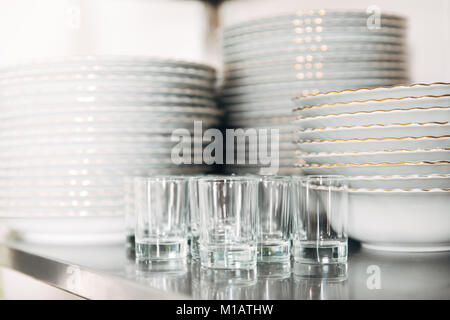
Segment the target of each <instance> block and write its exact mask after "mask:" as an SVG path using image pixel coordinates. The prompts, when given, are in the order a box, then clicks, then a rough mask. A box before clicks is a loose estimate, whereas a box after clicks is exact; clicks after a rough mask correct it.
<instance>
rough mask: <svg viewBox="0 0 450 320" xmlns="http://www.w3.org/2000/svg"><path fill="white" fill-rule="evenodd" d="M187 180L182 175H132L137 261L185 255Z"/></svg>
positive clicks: (179, 257)
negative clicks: (140, 176)
mask: <svg viewBox="0 0 450 320" xmlns="http://www.w3.org/2000/svg"><path fill="white" fill-rule="evenodd" d="M187 182H188V179H187V178H186V177H181V176H180V177H178V176H158V177H147V178H135V179H134V194H135V213H136V228H135V229H136V231H135V235H136V236H135V241H136V260H137V261H138V262H150V261H151V260H168V259H182V258H185V257H186V255H187V239H188V237H187V236H188V233H187V232H188V230H187V222H188V221H187V211H188V208H187Z"/></svg>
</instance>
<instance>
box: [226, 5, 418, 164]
mask: <svg viewBox="0 0 450 320" xmlns="http://www.w3.org/2000/svg"><path fill="white" fill-rule="evenodd" d="M367 21H368V15H367V14H366V13H365V12H348V11H326V10H317V11H308V12H305V13H301V12H300V13H297V14H295V15H287V16H278V17H272V18H267V19H261V20H256V21H250V22H246V23H241V24H239V25H235V26H231V27H229V28H227V29H225V30H224V33H223V56H224V63H225V66H224V67H225V70H224V83H223V88H222V92H221V100H222V103H223V105H224V107H225V108H226V111H227V125H228V127H236V128H237V127H238V128H276V129H280V135H281V138H280V153H282V154H283V155H284V156H280V165H281V167H282V168H283V167H284V168H285V169H287V168H291V169H292V165H293V158H294V155H293V152H292V146H290V143H291V142H292V139H293V126H292V120H293V119H294V117H293V115H292V102H291V98H292V97H293V96H296V95H299V94H310V93H316V92H323V91H330V90H343V89H355V88H361V87H376V86H383V85H394V84H401V83H407V82H408V78H409V77H408V65H407V59H406V53H407V50H406V45H405V36H406V21H405V19H404V18H403V17H399V16H397V15H383V16H382V17H381V18H380V21H379V23H380V24H379V25H377V26H368V25H367ZM250 169H255V168H249V167H247V168H246V169H241V171H247V170H250Z"/></svg>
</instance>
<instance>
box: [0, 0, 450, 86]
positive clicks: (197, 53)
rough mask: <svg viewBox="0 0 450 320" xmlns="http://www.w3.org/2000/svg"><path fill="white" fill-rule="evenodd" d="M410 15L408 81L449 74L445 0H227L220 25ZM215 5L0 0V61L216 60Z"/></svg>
mask: <svg viewBox="0 0 450 320" xmlns="http://www.w3.org/2000/svg"><path fill="white" fill-rule="evenodd" d="M370 5H377V6H379V7H380V8H381V10H382V11H385V12H386V11H389V12H396V13H399V14H403V15H405V16H407V17H409V25H410V28H409V43H410V48H411V50H410V53H411V67H412V68H411V69H412V70H411V74H412V81H413V82H435V81H446V82H450V40H449V39H450V0H430V1H424V0H314V1H310V0H229V1H225V2H224V3H223V4H222V5H221V6H220V8H219V11H218V13H217V14H218V17H219V19H218V21H219V23H220V25H221V26H228V25H231V24H233V23H237V22H241V21H245V20H249V19H255V18H260V17H266V16H271V15H277V14H282V13H292V12H295V11H297V10H305V9H321V8H325V9H327V8H328V9H333V8H338V9H345V8H351V9H361V10H366V8H367V7H368V6H370ZM216 24H217V21H215V12H214V11H213V8H212V7H211V6H210V5H207V4H205V3H204V2H200V1H195V0H0V66H1V65H4V64H9V63H14V62H16V61H20V60H23V59H28V58H36V57H49V56H50V57H52V56H63V55H73V54H135V55H152V56H165V57H172V58H179V59H187V60H193V61H199V62H206V63H212V64H215V65H219V64H220V54H219V50H218V48H219V46H218V45H217V44H216V43H215V40H214V39H215V38H213V36H214V32H215V31H220V29H216Z"/></svg>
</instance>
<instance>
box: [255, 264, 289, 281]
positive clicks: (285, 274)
mask: <svg viewBox="0 0 450 320" xmlns="http://www.w3.org/2000/svg"><path fill="white" fill-rule="evenodd" d="M257 269H258V278H260V279H287V278H290V277H291V263H290V261H287V262H259V263H258V267H257Z"/></svg>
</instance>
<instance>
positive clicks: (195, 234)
mask: <svg viewBox="0 0 450 320" xmlns="http://www.w3.org/2000/svg"><path fill="white" fill-rule="evenodd" d="M200 177H202V176H190V177H189V182H188V184H189V185H188V190H189V191H188V195H189V227H188V229H189V230H188V231H189V238H190V244H191V246H190V253H191V258H192V259H194V260H196V259H199V258H200V242H199V239H200V209H199V202H200V198H199V192H198V179H199V178H200Z"/></svg>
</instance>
